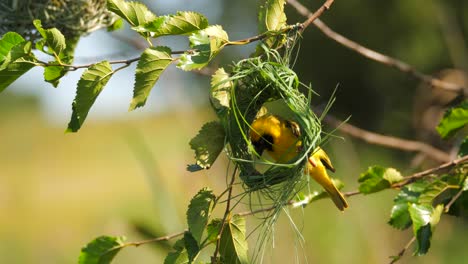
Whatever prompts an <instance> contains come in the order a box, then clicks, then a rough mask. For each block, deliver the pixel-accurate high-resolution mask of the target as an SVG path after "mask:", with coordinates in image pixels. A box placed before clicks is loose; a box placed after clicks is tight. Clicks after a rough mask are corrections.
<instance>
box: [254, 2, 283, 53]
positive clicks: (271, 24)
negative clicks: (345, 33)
mask: <svg viewBox="0 0 468 264" xmlns="http://www.w3.org/2000/svg"><path fill="white" fill-rule="evenodd" d="M285 4H286V0H266V1H265V4H264V5H263V6H260V11H259V13H258V31H259V34H263V33H265V32H267V31H279V30H281V29H283V28H284V27H286V26H287V24H286V20H287V18H286V14H285V13H284V5H285ZM284 41H285V37H284V36H273V37H268V38H265V39H264V40H263V41H262V43H263V44H265V45H266V46H267V47H268V48H278V47H280V46H281V45H282V44H283V43H284ZM261 53H263V49H262V48H261V44H259V45H258V46H257V54H261Z"/></svg>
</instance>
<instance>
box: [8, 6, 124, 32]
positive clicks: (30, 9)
mask: <svg viewBox="0 0 468 264" xmlns="http://www.w3.org/2000/svg"><path fill="white" fill-rule="evenodd" d="M34 19H40V20H41V22H42V25H43V26H44V28H51V27H56V28H57V29H59V30H60V31H61V32H62V33H63V34H64V35H65V37H66V38H75V37H79V36H82V35H84V34H87V33H90V32H92V31H94V30H97V29H99V28H102V27H107V26H110V25H112V24H113V23H114V22H115V20H116V17H115V16H114V15H113V14H112V13H110V12H109V11H107V9H106V0H4V1H2V2H0V35H3V34H5V33H7V32H9V31H14V32H17V33H19V34H21V35H22V36H23V37H25V38H26V39H28V40H31V41H34V40H35V39H37V38H39V37H40V34H39V33H38V32H37V30H36V29H35V27H34V26H33V24H32V21H33V20H34Z"/></svg>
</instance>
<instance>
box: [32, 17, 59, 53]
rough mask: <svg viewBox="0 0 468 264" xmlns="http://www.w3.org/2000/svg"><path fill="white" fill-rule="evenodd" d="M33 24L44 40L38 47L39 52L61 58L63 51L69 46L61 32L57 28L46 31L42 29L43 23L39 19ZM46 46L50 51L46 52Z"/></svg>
mask: <svg viewBox="0 0 468 264" xmlns="http://www.w3.org/2000/svg"><path fill="white" fill-rule="evenodd" d="M33 24H34V26H35V27H36V29H37V31H39V33H40V34H41V36H42V38H43V39H44V40H43V41H41V42H38V44H37V45H36V47H38V49H39V50H41V51H44V52H46V53H48V54H55V55H56V56H59V55H60V54H61V53H62V51H64V50H65V49H66V47H67V45H66V43H65V37H64V36H63V34H62V33H61V32H60V30H58V29H57V28H50V29H44V28H42V23H41V21H40V20H37V19H36V20H34V21H33ZM44 45H47V47H48V48H49V49H48V50H45V49H44Z"/></svg>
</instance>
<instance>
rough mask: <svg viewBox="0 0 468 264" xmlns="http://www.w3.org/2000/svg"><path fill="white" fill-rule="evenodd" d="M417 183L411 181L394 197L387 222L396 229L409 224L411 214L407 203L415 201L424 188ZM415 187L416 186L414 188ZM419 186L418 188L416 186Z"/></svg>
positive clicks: (403, 227)
mask: <svg viewBox="0 0 468 264" xmlns="http://www.w3.org/2000/svg"><path fill="white" fill-rule="evenodd" d="M418 185H419V183H413V184H410V185H407V186H404V187H403V188H402V189H401V191H400V192H399V193H398V195H397V196H396V197H395V199H394V200H393V201H394V205H393V207H392V211H391V213H390V220H389V221H388V223H389V224H390V225H391V226H393V227H394V228H397V229H406V228H408V227H410V226H411V223H412V221H411V216H410V214H409V211H408V204H410V203H416V202H417V201H418V199H419V196H420V195H421V192H422V191H423V190H424V188H425V186H426V185H424V186H418ZM415 187H416V188H415ZM418 187H419V188H418Z"/></svg>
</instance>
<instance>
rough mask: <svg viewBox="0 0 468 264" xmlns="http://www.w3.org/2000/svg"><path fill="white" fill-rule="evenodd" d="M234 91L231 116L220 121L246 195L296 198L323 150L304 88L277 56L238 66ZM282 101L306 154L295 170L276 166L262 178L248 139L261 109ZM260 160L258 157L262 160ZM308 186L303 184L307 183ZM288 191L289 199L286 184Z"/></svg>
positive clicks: (233, 74) (295, 163)
mask: <svg viewBox="0 0 468 264" xmlns="http://www.w3.org/2000/svg"><path fill="white" fill-rule="evenodd" d="M230 81H231V83H232V84H231V85H230V88H229V94H230V106H229V111H227V112H224V113H223V115H221V116H220V119H221V120H222V121H223V122H222V123H223V124H224V128H225V132H226V137H227V142H228V143H229V146H230V152H229V155H230V158H231V160H232V161H233V162H234V163H235V164H236V165H237V166H238V168H239V170H240V177H241V179H242V181H243V182H244V185H245V189H246V190H247V191H248V192H250V191H265V192H266V193H267V194H268V195H269V196H271V197H270V198H272V199H274V200H277V198H278V196H284V197H283V198H282V199H281V200H284V199H285V198H286V196H288V197H289V196H290V195H291V194H292V193H293V189H297V188H295V187H294V186H296V185H297V184H298V183H299V182H301V181H302V179H303V177H302V176H303V175H304V169H305V165H306V161H307V157H308V155H309V154H310V153H311V151H313V150H314V149H315V147H316V146H318V145H319V144H320V140H321V137H320V136H321V124H320V120H319V119H318V118H317V117H316V115H315V114H314V113H313V112H312V110H311V109H310V107H309V100H308V99H307V98H306V96H305V95H304V94H303V93H301V92H300V91H299V85H300V82H299V80H298V77H297V75H296V73H295V72H294V71H293V70H291V69H290V68H289V66H288V65H287V62H285V61H284V60H283V59H282V58H281V57H280V55H279V54H277V52H276V51H270V53H269V54H268V56H267V58H264V57H256V58H250V59H246V60H242V61H240V62H238V63H237V64H236V65H234V67H233V69H232V72H231V77H230ZM275 101H281V102H282V103H283V104H284V105H285V106H286V108H288V109H287V110H288V111H289V112H290V115H291V119H293V120H294V121H296V122H297V123H298V124H299V126H300V127H301V134H302V135H301V138H300V140H301V141H302V146H303V147H302V149H301V150H300V153H299V154H298V156H297V159H296V161H293V163H291V164H274V163H273V164H271V166H270V167H269V168H268V169H267V170H266V171H265V172H263V173H259V172H258V171H257V170H256V168H255V164H256V162H258V161H255V153H254V151H253V147H252V146H251V143H250V139H249V138H248V135H249V131H250V129H251V127H250V124H251V123H252V122H253V120H254V119H255V118H256V116H257V115H258V113H259V111H260V109H261V108H262V107H263V106H265V105H266V104H268V103H270V102H275ZM257 158H258V157H257ZM302 182H303V181H302ZM281 183H285V184H286V185H287V186H289V187H288V189H289V190H288V191H287V192H286V193H285V191H284V186H285V185H284V184H281Z"/></svg>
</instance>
